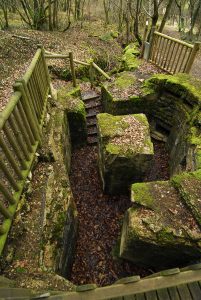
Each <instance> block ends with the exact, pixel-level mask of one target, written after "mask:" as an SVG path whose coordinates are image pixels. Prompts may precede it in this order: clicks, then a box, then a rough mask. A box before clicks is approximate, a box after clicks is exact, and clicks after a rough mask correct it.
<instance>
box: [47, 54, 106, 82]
mask: <svg viewBox="0 0 201 300" xmlns="http://www.w3.org/2000/svg"><path fill="white" fill-rule="evenodd" d="M70 53H72V52H70ZM45 58H48V59H68V60H69V61H70V59H69V55H65V54H57V53H52V52H49V51H46V50H45ZM73 62H74V63H76V64H80V65H83V66H87V67H90V65H91V64H90V63H86V62H83V61H80V60H77V59H74V58H73ZM92 66H93V68H94V69H96V70H97V71H98V72H99V73H100V74H101V75H103V76H104V77H105V78H106V79H107V80H111V78H110V76H109V75H108V74H107V73H106V72H104V71H103V70H102V69H101V68H100V67H99V66H98V65H97V64H95V63H94V62H92ZM71 71H72V61H71ZM72 77H73V78H74V76H73V75H72ZM73 80H74V79H73Z"/></svg>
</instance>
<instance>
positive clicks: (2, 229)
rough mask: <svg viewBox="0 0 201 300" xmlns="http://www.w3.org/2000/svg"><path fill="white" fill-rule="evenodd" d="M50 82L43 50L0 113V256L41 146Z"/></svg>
mask: <svg viewBox="0 0 201 300" xmlns="http://www.w3.org/2000/svg"><path fill="white" fill-rule="evenodd" d="M49 91H50V79H49V73H48V69H47V65H46V62H45V56H44V50H43V49H42V47H40V48H39V49H38V50H37V52H36V54H35V56H34V58H33V60H32V62H31V65H30V67H29V68H28V70H27V72H26V74H25V75H24V77H23V78H22V79H21V80H18V81H17V82H16V83H15V85H14V93H13V95H12V96H11V99H10V100H9V103H8V104H7V106H6V107H5V109H4V110H3V111H2V112H1V113H0V254H1V253H2V250H3V248H4V245H5V242H6V239H7V235H8V232H9V229H10V226H11V223H12V219H13V216H14V214H15V211H16V208H17V204H18V201H19V199H20V196H21V193H22V190H23V188H24V184H25V182H26V179H27V176H28V174H29V172H30V169H31V166H32V163H33V160H34V156H35V153H36V149H37V147H38V145H39V144H40V142H41V135H42V125H43V119H44V116H45V111H46V102H47V99H48V94H49Z"/></svg>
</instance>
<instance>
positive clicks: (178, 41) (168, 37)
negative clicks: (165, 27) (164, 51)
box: [154, 31, 193, 49]
mask: <svg viewBox="0 0 201 300" xmlns="http://www.w3.org/2000/svg"><path fill="white" fill-rule="evenodd" d="M154 34H155V35H158V36H161V37H163V38H165V39H168V40H170V41H173V42H176V43H179V44H181V45H184V46H187V47H189V48H192V49H193V45H192V44H189V43H186V42H184V41H181V40H178V39H175V38H173V37H171V36H169V35H166V34H163V33H161V32H158V31H155V32H154Z"/></svg>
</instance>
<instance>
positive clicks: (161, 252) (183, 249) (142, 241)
mask: <svg viewBox="0 0 201 300" xmlns="http://www.w3.org/2000/svg"><path fill="white" fill-rule="evenodd" d="M193 180H194V182H193ZM196 180H197V182H195V181H196ZM200 183H201V177H200V173H194V174H191V176H190V180H189V174H187V173H186V174H184V175H182V177H175V178H173V179H172V180H171V181H162V182H150V183H135V184H133V185H132V188H131V201H132V202H133V207H132V208H130V209H129V210H128V211H127V213H126V214H125V218H124V223H123V228H122V233H121V246H120V256H121V257H122V258H125V259H128V260H131V261H133V262H135V263H137V264H139V265H147V266H153V267H156V268H160V269H161V268H165V267H175V266H178V265H183V264H186V263H190V262H191V261H193V260H198V259H201V226H200V224H201V223H200V219H199V222H197V221H198V218H197V211H194V210H195V206H196V207H197V209H198V207H200V205H199V199H200V195H201V191H200V186H201V185H200ZM195 184H196V185H197V188H196V190H195V191H193V186H194V185H195ZM191 192H192V193H191ZM187 203H188V205H186V204H187ZM192 204H194V208H193V209H192Z"/></svg>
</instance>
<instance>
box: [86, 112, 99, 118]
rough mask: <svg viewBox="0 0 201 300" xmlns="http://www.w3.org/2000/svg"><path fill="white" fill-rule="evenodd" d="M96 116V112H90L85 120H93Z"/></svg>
mask: <svg viewBox="0 0 201 300" xmlns="http://www.w3.org/2000/svg"><path fill="white" fill-rule="evenodd" d="M96 116H97V113H96V112H91V113H88V114H87V116H86V118H87V119H90V118H94V117H96Z"/></svg>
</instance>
